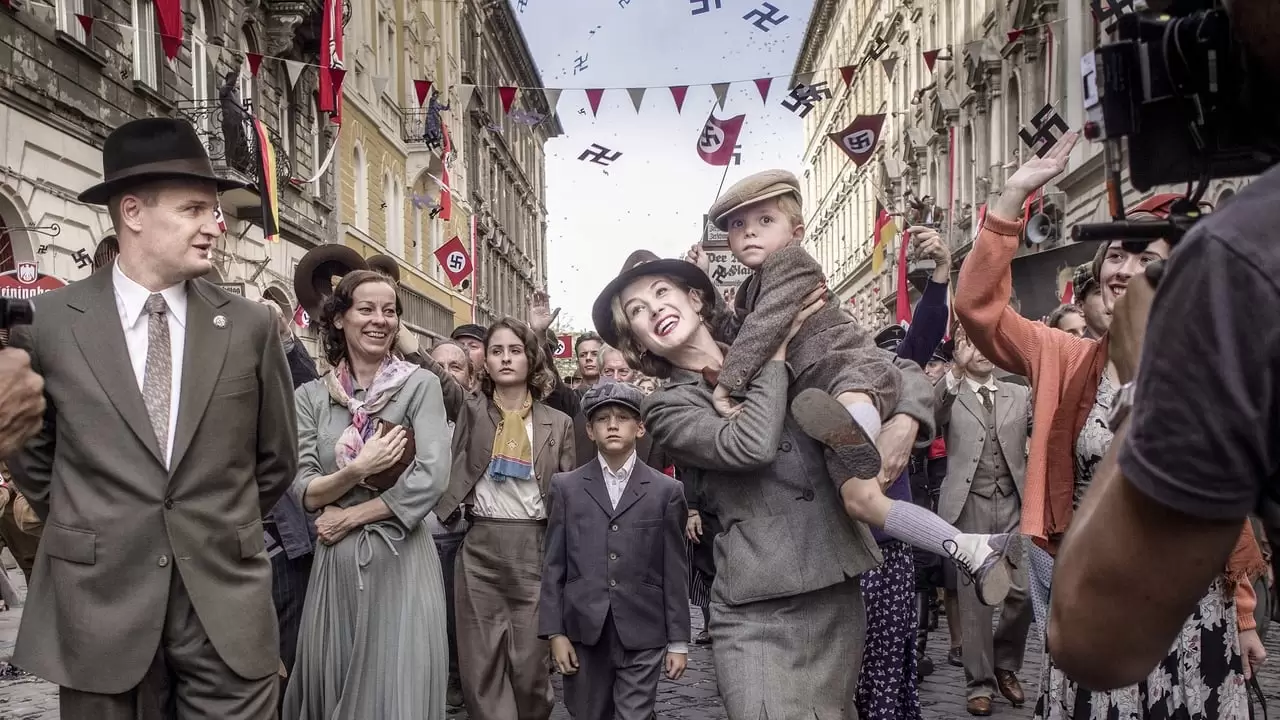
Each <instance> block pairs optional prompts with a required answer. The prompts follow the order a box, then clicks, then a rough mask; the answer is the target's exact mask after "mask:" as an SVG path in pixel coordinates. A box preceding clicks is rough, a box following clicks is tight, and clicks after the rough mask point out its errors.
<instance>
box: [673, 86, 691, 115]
mask: <svg viewBox="0 0 1280 720" xmlns="http://www.w3.org/2000/svg"><path fill="white" fill-rule="evenodd" d="M670 89H671V98H672V99H673V100H675V101H676V112H681V111H683V110H684V96H685V95H686V94H688V92H689V86H688V85H672V86H671V88H670Z"/></svg>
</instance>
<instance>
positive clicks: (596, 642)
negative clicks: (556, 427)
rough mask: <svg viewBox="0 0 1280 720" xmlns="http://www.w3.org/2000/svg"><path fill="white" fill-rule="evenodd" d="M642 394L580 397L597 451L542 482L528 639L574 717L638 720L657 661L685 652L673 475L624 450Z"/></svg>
mask: <svg viewBox="0 0 1280 720" xmlns="http://www.w3.org/2000/svg"><path fill="white" fill-rule="evenodd" d="M643 399H644V395H643V393H642V392H641V391H640V390H639V389H638V388H636V387H634V386H632V385H628V384H624V383H617V382H611V381H608V380H601V381H600V382H599V383H597V384H596V385H594V386H593V387H592V388H591V389H590V390H588V391H587V394H586V395H585V396H584V397H583V400H582V409H583V414H584V415H585V416H586V417H587V434H588V435H589V436H590V437H591V440H592V441H593V442H594V443H595V445H596V449H597V451H598V455H597V457H596V458H592V459H591V460H590V461H589V462H588V463H586V464H585V465H583V466H582V467H580V468H578V469H577V470H574V471H573V472H569V473H559V474H557V475H555V476H554V477H552V479H551V493H550V499H549V516H548V519H547V535H546V546H545V561H544V562H545V567H544V569H543V573H542V594H541V607H540V610H539V621H538V636H539V637H541V638H547V639H550V641H551V653H552V656H553V658H554V659H555V663H556V667H557V669H559V671H560V672H561V673H562V674H563V675H564V700H565V706H566V707H567V708H568V709H569V712H570V714H572V715H573V716H574V718H576V720H613V718H614V717H615V714H616V717H618V718H620V719H621V720H649V718H651V717H652V716H653V708H654V703H655V702H656V700H657V696H658V680H659V676H660V674H661V672H662V670H663V666H664V662H663V661H664V658H665V667H666V672H667V677H669V678H671V679H672V680H677V679H679V678H680V676H681V675H683V674H684V669H685V662H686V659H687V657H688V652H689V601H688V597H689V567H688V559H687V556H686V554H685V544H684V526H685V522H686V518H687V517H688V509H687V505H686V504H685V499H684V490H683V488H682V486H681V484H680V482H679V481H677V480H675V479H674V478H671V477H668V476H666V475H663V474H662V473H660V472H658V471H656V470H654V469H652V468H650V467H649V466H647V465H645V464H644V463H643V462H641V461H640V460H639V459H638V458H637V457H636V440H637V439H638V438H640V437H642V436H643V435H644V425H643V423H642V422H641V420H640V403H641V401H642V400H643Z"/></svg>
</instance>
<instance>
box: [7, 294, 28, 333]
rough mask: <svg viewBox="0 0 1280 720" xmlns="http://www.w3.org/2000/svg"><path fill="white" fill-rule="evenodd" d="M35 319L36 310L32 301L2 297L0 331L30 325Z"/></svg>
mask: <svg viewBox="0 0 1280 720" xmlns="http://www.w3.org/2000/svg"><path fill="white" fill-rule="evenodd" d="M35 318H36V310H35V308H34V307H32V305H31V301H30V300H18V299H16V298H5V297H0V330H8V329H9V328H11V327H14V326H17V325H30V324H31V323H32V322H33V321H34V320H35Z"/></svg>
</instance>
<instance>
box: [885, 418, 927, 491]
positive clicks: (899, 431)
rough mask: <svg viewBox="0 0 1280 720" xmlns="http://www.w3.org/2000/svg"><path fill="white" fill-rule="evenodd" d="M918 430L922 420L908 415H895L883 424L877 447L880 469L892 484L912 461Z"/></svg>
mask: <svg viewBox="0 0 1280 720" xmlns="http://www.w3.org/2000/svg"><path fill="white" fill-rule="evenodd" d="M918 432H920V421H919V420H916V419H915V418H913V417H910V416H908V415H894V416H893V417H891V418H889V420H888V421H887V422H885V424H884V425H883V426H881V428H880V437H878V438H876V448H877V449H879V450H880V471H881V472H882V473H883V474H884V477H885V478H886V479H888V480H889V482H890V484H892V483H893V481H894V480H897V479H898V478H899V477H900V476H901V475H902V471H903V470H905V469H906V467H907V463H908V462H910V461H911V450H912V449H913V447H914V446H915V442H916V433H918Z"/></svg>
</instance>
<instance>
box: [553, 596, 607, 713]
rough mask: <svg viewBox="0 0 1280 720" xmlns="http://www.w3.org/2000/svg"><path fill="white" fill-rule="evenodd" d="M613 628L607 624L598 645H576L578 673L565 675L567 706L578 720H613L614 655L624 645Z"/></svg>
mask: <svg viewBox="0 0 1280 720" xmlns="http://www.w3.org/2000/svg"><path fill="white" fill-rule="evenodd" d="M612 625H613V620H612V618H610V619H608V620H606V621H605V627H604V630H603V631H602V632H601V633H600V640H599V641H598V642H596V644H595V645H584V644H582V643H579V642H575V643H574V644H573V651H574V653H576V654H577V656H578V672H576V673H574V674H573V675H565V676H564V705H565V708H566V709H567V710H568V711H569V714H570V715H572V716H573V718H574V720H613V676H614V666H613V653H614V652H615V650H621V646H617V643H618V638H617V635H616V633H615V631H614V629H613V628H612V627H611V626H612ZM615 646H617V647H615Z"/></svg>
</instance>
